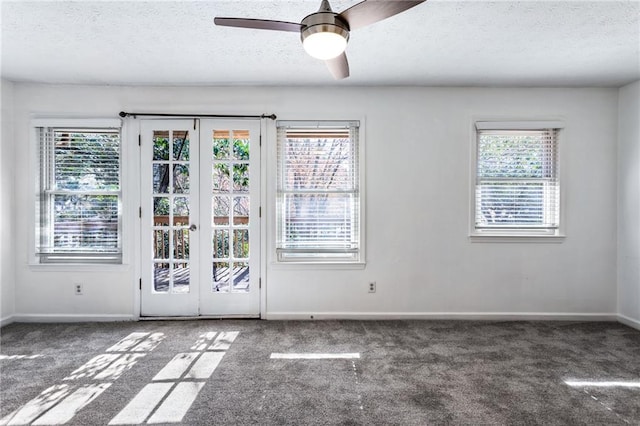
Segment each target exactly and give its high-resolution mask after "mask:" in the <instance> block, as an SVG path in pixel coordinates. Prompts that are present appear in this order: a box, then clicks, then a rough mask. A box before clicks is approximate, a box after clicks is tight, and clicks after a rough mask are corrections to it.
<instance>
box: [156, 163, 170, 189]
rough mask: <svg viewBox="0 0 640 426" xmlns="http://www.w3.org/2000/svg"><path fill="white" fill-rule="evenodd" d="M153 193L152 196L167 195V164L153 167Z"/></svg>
mask: <svg viewBox="0 0 640 426" xmlns="http://www.w3.org/2000/svg"><path fill="white" fill-rule="evenodd" d="M153 193H154V194H168V193H169V165H168V164H154V165H153Z"/></svg>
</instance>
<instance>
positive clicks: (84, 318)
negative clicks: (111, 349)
mask: <svg viewBox="0 0 640 426" xmlns="http://www.w3.org/2000/svg"><path fill="white" fill-rule="evenodd" d="M12 319H13V322H116V321H136V320H137V318H136V317H134V316H133V315H92V314H16V315H14V316H13V317H12Z"/></svg>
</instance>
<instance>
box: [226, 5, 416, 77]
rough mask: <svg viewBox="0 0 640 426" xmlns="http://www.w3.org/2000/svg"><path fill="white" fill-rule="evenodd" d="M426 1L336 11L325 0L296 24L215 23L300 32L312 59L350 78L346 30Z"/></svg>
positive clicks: (228, 20)
mask: <svg viewBox="0 0 640 426" xmlns="http://www.w3.org/2000/svg"><path fill="white" fill-rule="evenodd" d="M424 1H426V0H420V1H407V0H364V1H362V2H360V3H358V4H356V5H354V6H351V7H350V8H348V9H346V10H344V11H342V12H340V13H335V12H334V11H333V10H331V6H330V5H329V1H328V0H322V3H321V4H320V9H319V10H318V11H317V12H315V13H312V14H310V15H307V16H306V17H305V18H304V19H303V20H302V21H301V22H300V23H299V24H298V23H295V22H286V21H271V20H267V19H247V18H222V17H216V18H215V19H214V22H215V24H216V25H222V26H226V27H239V28H255V29H261V30H275V31H289V32H294V33H300V38H301V40H302V46H303V47H304V49H305V50H306V52H307V53H308V54H309V55H311V56H313V57H314V58H317V59H321V60H324V61H325V63H326V64H327V67H328V68H329V71H330V72H331V74H332V75H333V77H334V78H335V79H336V80H340V79H343V78H346V77H349V62H348V61H347V55H346V54H345V53H344V50H345V48H346V47H347V42H348V41H349V31H351V30H355V29H358V28H362V27H364V26H366V25H370V24H373V23H376V22H378V21H382V20H383V19H387V18H390V17H391V16H393V15H397V14H398V13H401V12H404V11H405V10H407V9H411V8H412V7H414V6H417V5H419V4H420V3H423V2H424Z"/></svg>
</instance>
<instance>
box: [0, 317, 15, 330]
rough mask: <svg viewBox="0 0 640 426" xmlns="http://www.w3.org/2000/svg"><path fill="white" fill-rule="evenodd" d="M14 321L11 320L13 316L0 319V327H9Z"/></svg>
mask: <svg viewBox="0 0 640 426" xmlns="http://www.w3.org/2000/svg"><path fill="white" fill-rule="evenodd" d="M14 321H15V319H14V318H13V315H9V316H7V317H4V318H0V327H4V326H5V325H9V324H11V323H12V322H14Z"/></svg>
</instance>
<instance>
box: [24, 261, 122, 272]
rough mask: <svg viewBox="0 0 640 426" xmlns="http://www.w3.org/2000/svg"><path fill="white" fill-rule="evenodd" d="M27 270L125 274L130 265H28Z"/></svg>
mask: <svg viewBox="0 0 640 426" xmlns="http://www.w3.org/2000/svg"><path fill="white" fill-rule="evenodd" d="M28 266H29V270H31V271H34V272H68V271H71V272H85V271H86V272H125V271H128V270H129V269H131V265H129V264H124V263H118V264H108V263H35V262H32V263H29V265H28Z"/></svg>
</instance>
